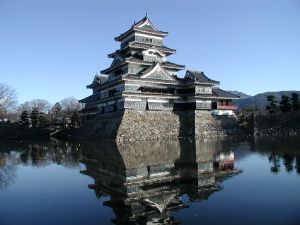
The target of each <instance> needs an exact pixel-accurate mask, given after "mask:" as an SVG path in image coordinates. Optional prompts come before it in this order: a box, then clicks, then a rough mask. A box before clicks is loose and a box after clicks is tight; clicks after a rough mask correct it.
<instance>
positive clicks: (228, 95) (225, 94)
mask: <svg viewBox="0 0 300 225" xmlns="http://www.w3.org/2000/svg"><path fill="white" fill-rule="evenodd" d="M212 92H213V94H214V95H216V96H217V97H224V98H232V99H239V98H240V96H237V95H234V94H231V93H230V92H228V91H224V90H222V89H220V88H213V89H212Z"/></svg>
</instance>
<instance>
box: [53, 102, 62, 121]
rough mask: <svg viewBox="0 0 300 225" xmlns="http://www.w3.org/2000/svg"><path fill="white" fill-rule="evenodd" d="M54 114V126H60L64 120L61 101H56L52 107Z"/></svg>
mask: <svg viewBox="0 0 300 225" xmlns="http://www.w3.org/2000/svg"><path fill="white" fill-rule="evenodd" d="M51 114H52V124H53V125H54V126H59V125H60V124H61V122H62V107H61V104H60V103H59V102H57V103H55V104H54V106H53V107H52V109H51Z"/></svg>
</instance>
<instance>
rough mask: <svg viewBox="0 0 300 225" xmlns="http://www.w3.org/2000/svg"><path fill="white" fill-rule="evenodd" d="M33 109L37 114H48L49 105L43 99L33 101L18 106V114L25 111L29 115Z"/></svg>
mask: <svg viewBox="0 0 300 225" xmlns="http://www.w3.org/2000/svg"><path fill="white" fill-rule="evenodd" d="M34 108H36V109H37V110H38V111H39V112H43V113H49V111H50V109H51V103H50V102H48V101H47V100H45V99H33V100H31V101H27V102H24V103H23V104H21V105H19V107H18V112H19V113H21V112H23V111H25V110H26V111H27V112H28V113H31V112H32V110H33V109H34Z"/></svg>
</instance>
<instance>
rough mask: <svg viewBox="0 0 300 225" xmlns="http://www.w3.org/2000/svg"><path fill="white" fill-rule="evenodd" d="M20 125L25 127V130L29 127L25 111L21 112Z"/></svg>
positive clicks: (27, 115)
mask: <svg viewBox="0 0 300 225" xmlns="http://www.w3.org/2000/svg"><path fill="white" fill-rule="evenodd" d="M20 124H21V126H22V127H26V128H28V127H29V126H30V119H29V114H28V112H27V111H26V110H25V111H23V112H22V114H21V117H20Z"/></svg>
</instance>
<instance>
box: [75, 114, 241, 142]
mask: <svg viewBox="0 0 300 225" xmlns="http://www.w3.org/2000/svg"><path fill="white" fill-rule="evenodd" d="M237 127H238V126H237V122H236V120H235V119H234V118H228V117H224V118H216V117H214V116H212V115H211V112H210V111H194V110H191V111H176V112H173V111H147V110H140V111H139V110H130V109H125V110H124V111H117V112H113V113H109V114H101V115H98V117H96V118H95V119H94V120H88V121H87V122H86V123H85V124H84V127H83V128H82V129H81V132H79V133H80V135H76V136H77V138H82V139H94V140H101V139H114V140H117V141H119V142H127V141H129V142H134V141H140V140H143V141H149V140H151V141H164V140H175V139H177V138H179V137H194V136H195V137H196V138H218V137H224V136H228V135H232V134H235V133H236V132H237V131H238V130H237Z"/></svg>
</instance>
